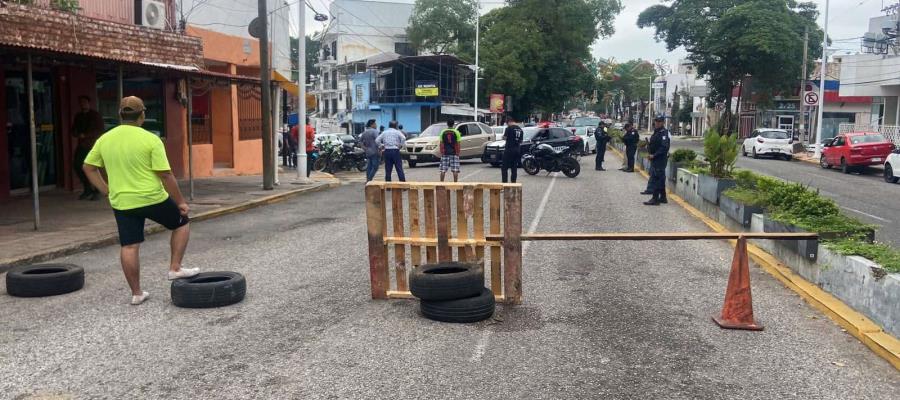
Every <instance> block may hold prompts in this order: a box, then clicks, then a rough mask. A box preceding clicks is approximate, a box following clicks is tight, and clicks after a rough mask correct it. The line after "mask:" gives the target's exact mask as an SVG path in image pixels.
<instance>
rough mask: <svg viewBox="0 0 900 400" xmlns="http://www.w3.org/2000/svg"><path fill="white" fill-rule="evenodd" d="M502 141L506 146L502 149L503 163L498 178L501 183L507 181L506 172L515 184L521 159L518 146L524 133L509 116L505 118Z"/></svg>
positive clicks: (513, 118) (523, 138)
mask: <svg viewBox="0 0 900 400" xmlns="http://www.w3.org/2000/svg"><path fill="white" fill-rule="evenodd" d="M503 140H506V144H505V145H504V147H503V163H502V164H501V165H500V178H501V179H502V180H503V183H506V182H507V181H508V179H507V171H509V178H510V179H511V180H512V183H516V177H517V175H518V172H519V160H520V159H521V158H522V155H521V154H520V146H521V145H522V141H523V140H525V132H523V131H522V128H520V127H519V124H517V123H516V118H515V117H513V116H509V117H507V118H506V130H505V131H503Z"/></svg>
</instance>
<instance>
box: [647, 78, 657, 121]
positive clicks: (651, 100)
mask: <svg viewBox="0 0 900 400" xmlns="http://www.w3.org/2000/svg"><path fill="white" fill-rule="evenodd" d="M655 80H656V78H654V77H653V76H650V98H649V99H648V100H647V130H648V131H650V132H653V112H652V108H651V105H653V104H655V103H656V99H654V98H653V83H654V81H655Z"/></svg>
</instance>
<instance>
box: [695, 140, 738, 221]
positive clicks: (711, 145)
mask: <svg viewBox="0 0 900 400" xmlns="http://www.w3.org/2000/svg"><path fill="white" fill-rule="evenodd" d="M703 153H704V156H705V157H706V162H707V163H708V164H709V173H708V174H701V175H700V182H699V183H700V184H699V186H700V189H699V192H700V197H702V198H703V199H704V200H706V201H709V202H711V203H715V204H719V196H720V195H721V194H722V192H724V191H725V190H727V189H729V188H731V187H733V186H734V185H735V181H734V179H733V178H732V170H733V169H734V163H735V161H737V155H738V142H737V137H736V135H719V133H718V132H717V131H716V130H714V129H710V130H709V132H707V134H706V138H704V139H703Z"/></svg>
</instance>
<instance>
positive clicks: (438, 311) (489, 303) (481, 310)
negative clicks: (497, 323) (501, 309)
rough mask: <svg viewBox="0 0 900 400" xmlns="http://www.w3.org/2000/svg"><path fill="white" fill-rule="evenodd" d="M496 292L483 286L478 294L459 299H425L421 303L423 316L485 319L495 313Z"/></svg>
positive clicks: (462, 320)
mask: <svg viewBox="0 0 900 400" xmlns="http://www.w3.org/2000/svg"><path fill="white" fill-rule="evenodd" d="M495 307H496V303H495V301H494V293H493V292H491V290H490V289H487V288H482V289H481V293H479V294H478V295H477V296H474V297H469V298H465V299H458V300H447V301H425V300H423V301H422V302H421V304H420V305H419V309H420V310H421V312H422V316H423V317H425V318H428V319H430V320H434V321H441V322H453V323H463V324H464V323H470V322H478V321H483V320H486V319H488V318H490V317H491V316H492V315H494V309H495Z"/></svg>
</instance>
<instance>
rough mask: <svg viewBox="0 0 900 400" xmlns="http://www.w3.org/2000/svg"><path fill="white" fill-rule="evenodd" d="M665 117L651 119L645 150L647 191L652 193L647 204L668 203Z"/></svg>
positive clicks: (667, 147) (667, 148)
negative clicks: (650, 131) (651, 131)
mask: <svg viewBox="0 0 900 400" xmlns="http://www.w3.org/2000/svg"><path fill="white" fill-rule="evenodd" d="M665 121H666V120H665V119H663V118H661V117H657V118H656V119H654V120H653V123H654V127H655V129H654V130H653V136H650V145H649V146H648V148H647V150H648V151H649V153H650V155H649V156H648V158H649V159H650V182H649V185H648V186H649V187H648V189H649V192H650V194H652V195H653V197H652V198H651V199H650V201H645V202H644V204H645V205H648V206H658V205H660V203H668V200H667V199H666V164H667V163H668V161H669V145H670V144H671V143H670V139H671V138H670V136H669V131H668V130H667V129H666V128H665Z"/></svg>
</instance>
